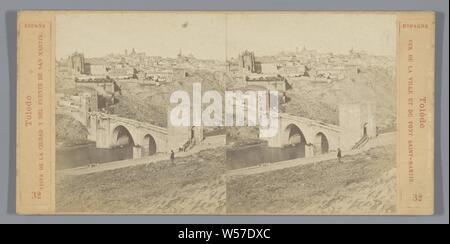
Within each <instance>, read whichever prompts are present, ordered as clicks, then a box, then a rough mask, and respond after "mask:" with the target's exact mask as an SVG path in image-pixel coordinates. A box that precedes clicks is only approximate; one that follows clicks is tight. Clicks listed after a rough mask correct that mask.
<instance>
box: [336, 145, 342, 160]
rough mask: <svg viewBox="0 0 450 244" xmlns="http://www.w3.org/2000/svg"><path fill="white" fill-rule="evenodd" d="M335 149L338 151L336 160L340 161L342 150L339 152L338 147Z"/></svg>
mask: <svg viewBox="0 0 450 244" xmlns="http://www.w3.org/2000/svg"><path fill="white" fill-rule="evenodd" d="M337 151H338V152H337V158H338V162H339V163H340V162H341V158H342V152H341V149H340V148H338V150H337Z"/></svg>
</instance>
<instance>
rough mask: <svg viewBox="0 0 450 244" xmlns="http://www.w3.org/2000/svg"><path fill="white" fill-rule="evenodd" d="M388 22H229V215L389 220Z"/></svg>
mask: <svg viewBox="0 0 450 244" xmlns="http://www.w3.org/2000/svg"><path fill="white" fill-rule="evenodd" d="M396 18H397V17H396V15H395V14H392V15H390V14H358V13H279V14H264V13H253V14H252V13H235V14H232V13H230V14H228V15H227V22H226V28H227V30H226V60H227V65H226V69H227V74H228V75H229V77H230V79H228V82H227V91H230V92H232V91H235V93H234V95H235V96H236V94H238V95H242V96H236V97H238V98H241V100H240V101H239V100H238V99H237V100H236V101H235V102H236V106H235V107H234V108H235V110H233V111H232V113H233V114H226V116H225V117H226V118H227V116H228V117H230V118H233V119H235V121H236V123H235V126H231V127H230V126H228V127H226V129H227V147H226V153H225V154H226V159H225V164H226V204H225V205H226V207H225V209H226V213H227V214H230V215H241V214H263V215H280V214H281V215H283V214H306V215H308V214H311V215H312V214H314V215H317V214H319V215H320V214H323V215H330V214H332V215H340V214H349V213H351V214H363V215H366V214H368V215H380V214H394V213H395V212H396V211H397V209H396V208H397V207H396V191H397V190H396V189H397V188H396V175H397V169H396V126H397V118H396V117H397V116H396V114H397V111H396V107H397V103H396V90H397V83H396V74H395V71H396V47H397V40H396V36H397V33H396V31H397V22H396V21H397V19H396ZM262 95H266V96H262ZM266 97H267V98H268V99H263V98H266ZM238 104H241V106H238ZM225 113H230V111H226V112H225ZM255 118H257V119H256V121H255ZM264 119H266V120H267V121H266V122H267V123H263V122H264ZM239 121H241V123H238V122H239Z"/></svg>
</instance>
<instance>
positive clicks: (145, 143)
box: [141, 134, 157, 156]
mask: <svg viewBox="0 0 450 244" xmlns="http://www.w3.org/2000/svg"><path fill="white" fill-rule="evenodd" d="M141 146H142V149H143V150H142V155H143V156H150V155H153V154H155V153H156V152H157V144H156V140H155V138H154V137H153V136H152V135H150V134H146V135H145V136H144V138H143V139H142V145H141Z"/></svg>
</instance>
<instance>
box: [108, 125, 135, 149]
mask: <svg viewBox="0 0 450 244" xmlns="http://www.w3.org/2000/svg"><path fill="white" fill-rule="evenodd" d="M124 145H131V146H134V145H135V140H134V138H133V136H132V135H131V132H130V131H129V130H128V129H127V128H126V127H125V126H123V125H118V126H116V127H114V129H113V131H112V136H111V146H113V147H115V146H124Z"/></svg>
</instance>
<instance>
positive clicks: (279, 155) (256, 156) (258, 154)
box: [226, 144, 305, 170]
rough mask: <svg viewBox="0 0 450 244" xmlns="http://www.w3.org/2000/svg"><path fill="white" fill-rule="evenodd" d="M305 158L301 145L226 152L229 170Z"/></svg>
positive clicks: (239, 149) (251, 147) (250, 148)
mask: <svg viewBox="0 0 450 244" xmlns="http://www.w3.org/2000/svg"><path fill="white" fill-rule="evenodd" d="M302 157H305V147H304V145H303V146H301V145H299V144H297V145H295V146H287V147H283V148H272V147H268V146H267V145H265V144H258V145H251V146H245V147H239V148H233V149H228V150H227V152H226V165H227V169H230V170H232V169H239V168H245V167H250V166H255V165H258V164H263V163H273V162H279V161H284V160H290V159H295V158H302Z"/></svg>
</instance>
